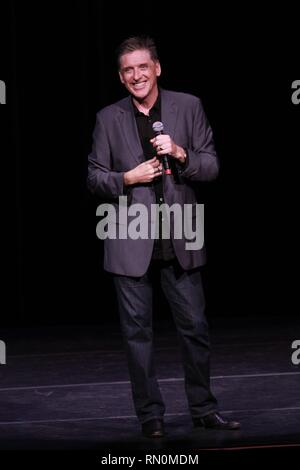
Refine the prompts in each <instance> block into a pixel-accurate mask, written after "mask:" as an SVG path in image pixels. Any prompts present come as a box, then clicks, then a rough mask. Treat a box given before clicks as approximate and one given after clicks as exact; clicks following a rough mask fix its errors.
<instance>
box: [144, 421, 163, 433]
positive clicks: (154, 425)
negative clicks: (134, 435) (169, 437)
mask: <svg viewBox="0 0 300 470" xmlns="http://www.w3.org/2000/svg"><path fill="white" fill-rule="evenodd" d="M142 433H143V435H144V436H146V437H163V436H164V435H165V430H164V423H163V420H162V419H151V420H150V421H146V422H145V423H142Z"/></svg>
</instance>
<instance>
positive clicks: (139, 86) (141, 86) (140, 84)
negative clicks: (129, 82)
mask: <svg viewBox="0 0 300 470" xmlns="http://www.w3.org/2000/svg"><path fill="white" fill-rule="evenodd" d="M145 84H146V83H145V82H143V83H135V84H134V85H133V86H134V88H137V89H139V88H144V86H145Z"/></svg>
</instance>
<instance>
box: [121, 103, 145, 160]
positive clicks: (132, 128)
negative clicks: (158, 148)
mask: <svg viewBox="0 0 300 470" xmlns="http://www.w3.org/2000/svg"><path fill="white" fill-rule="evenodd" d="M120 125H121V128H122V131H123V134H124V139H125V140H126V142H127V144H128V147H129V150H130V152H131V154H132V156H133V157H134V159H135V160H136V161H137V163H142V162H143V161H144V157H143V148H142V145H141V141H140V137H139V133H138V129H137V125H136V120H135V117H134V111H133V105H132V103H131V98H130V97H129V98H128V99H127V101H126V106H124V108H122V110H121V113H120Z"/></svg>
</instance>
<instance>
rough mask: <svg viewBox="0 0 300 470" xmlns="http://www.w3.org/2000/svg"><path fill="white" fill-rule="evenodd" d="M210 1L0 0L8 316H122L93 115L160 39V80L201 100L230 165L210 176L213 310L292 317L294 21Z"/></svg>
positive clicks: (57, 319) (71, 319)
mask: <svg viewBox="0 0 300 470" xmlns="http://www.w3.org/2000/svg"><path fill="white" fill-rule="evenodd" d="M205 5H206V2H198V4H197V10H196V2H183V3H181V4H180V5H178V6H174V5H172V3H164V5H163V6H162V5H158V4H157V3H155V2H153V3H146V2H135V3H125V4H123V5H122V6H121V5H120V4H119V2H101V1H69V0H68V1H64V2H47V1H46V2H39V3H38V2H34V3H33V2H16V1H15V2H7V3H6V5H5V6H3V8H2V12H3V13H4V15H3V20H2V21H3V28H2V32H1V57H2V61H1V63H2V65H1V70H0V71H1V76H0V79H2V80H5V81H6V84H7V105H6V106H1V107H0V108H1V118H3V117H4V118H5V120H6V123H8V129H7V130H6V131H5V132H4V133H3V138H2V144H3V143H4V144H6V150H5V151H4V152H2V163H3V168H5V170H4V172H3V174H2V180H3V184H2V185H1V186H2V187H4V188H5V190H4V195H3V198H2V200H3V203H4V204H3V206H4V209H7V210H4V212H5V213H6V212H7V213H8V222H7V223H6V222H5V223H4V225H3V227H4V228H3V229H2V232H3V233H4V234H8V239H9V243H4V244H3V245H2V246H3V256H4V255H8V263H7V266H6V264H5V265H3V266H5V267H4V268H3V271H4V278H5V280H6V281H11V282H9V283H8V284H9V285H10V286H12V288H9V287H5V289H4V290H5V293H6V294H7V295H8V303H7V304H6V306H5V312H6V314H5V315H3V322H4V325H8V326H14V325H17V326H22V325H25V326H30V325H56V324H89V323H96V324H101V323H103V322H114V321H116V319H117V314H116V308H115V307H116V305H115V296H114V293H113V290H112V288H111V283H110V279H109V276H108V275H107V274H106V273H104V272H103V270H102V268H101V263H102V243H101V242H100V241H99V240H97V238H96V234H95V227H96V222H97V219H96V216H95V209H96V203H97V202H96V201H95V200H94V199H93V197H92V196H90V195H89V194H88V192H87V190H86V183H85V179H86V171H87V155H88V153H89V152H90V150H91V143H92V131H93V127H94V123H95V114H96V112H97V111H98V110H99V109H100V108H101V107H102V106H104V105H107V104H110V103H111V102H113V101H115V100H117V99H119V98H121V97H123V96H124V90H123V89H122V86H121V84H119V80H118V75H117V69H116V66H115V59H114V51H115V48H116V46H117V45H118V44H119V42H120V41H122V40H123V39H124V38H126V37H127V36H130V35H134V34H139V33H147V34H150V35H152V36H153V37H154V39H155V40H156V42H157V46H158V50H159V54H160V59H161V64H162V71H163V73H162V77H161V85H162V86H164V87H165V88H168V89H172V90H176V91H185V92H189V93H192V94H195V95H197V96H199V97H201V99H202V101H203V104H204V107H205V110H206V113H207V116H208V118H209V121H210V123H211V126H212V128H213V131H214V136H215V143H216V148H217V151H218V154H219V157H220V161H221V173H220V177H219V178H218V180H217V181H215V182H213V183H210V184H209V185H207V184H205V185H203V187H202V188H201V199H202V200H201V201H200V202H204V203H205V211H206V212H205V217H206V220H205V223H206V244H207V249H208V264H207V266H206V267H205V268H204V269H203V277H204V283H205V288H206V295H207V309H208V313H209V315H211V316H226V315H230V316H232V315H238V316H245V315H250V316H251V315H253V316H255V315H262V316H267V315H273V314H283V315H296V312H297V309H298V307H299V305H298V296H297V293H298V292H297V291H298V282H297V279H298V266H299V263H298V261H299V260H298V243H297V234H296V226H297V225H298V220H297V218H298V203H297V182H298V181H297V180H298V178H297V176H298V175H297V166H298V165H297V160H298V157H299V138H298V133H299V112H300V105H299V106H298V107H297V106H295V105H293V104H292V102H291V93H292V91H291V83H292V82H293V81H294V80H295V79H297V78H299V75H298V72H299V70H296V68H297V62H298V60H297V57H298V54H297V41H296V32H297V25H296V14H295V13H294V12H293V11H288V12H286V13H284V12H283V11H282V8H281V9H280V11H276V10H275V7H274V6H273V7H272V10H270V11H268V12H265V13H264V12H263V11H262V10H261V8H259V7H257V8H256V9H255V8H253V7H252V8H251V9H249V8H247V7H245V6H244V7H243V8H241V7H240V8H237V7H235V8H233V7H232V8H230V7H228V6H226V8H221V7H220V6H217V4H215V5H214V6H211V10H208V8H207V7H206V6H205ZM6 19H7V21H6ZM298 52H299V51H298ZM3 64H4V65H3ZM3 129H4V127H3ZM5 139H6V140H5ZM6 167H7V169H6ZM14 169H16V172H15V171H13V170H14ZM14 174H16V178H15V177H13V178H12V175H14ZM15 194H16V198H15ZM8 208H9V209H8ZM15 254H17V256H16V255H15ZM295 271H296V272H295ZM16 273H17V274H16ZM4 285H5V286H6V283H5V284H4V283H3V286H4ZM156 306H157V309H156V313H155V314H156V315H159V316H161V317H164V316H168V315H169V313H168V311H167V310H166V309H165V306H166V304H165V301H164V299H162V298H161V297H160V296H158V297H157V298H156Z"/></svg>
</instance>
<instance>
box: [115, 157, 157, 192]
mask: <svg viewBox="0 0 300 470" xmlns="http://www.w3.org/2000/svg"><path fill="white" fill-rule="evenodd" d="M161 174H162V164H161V162H160V161H159V160H158V159H157V158H156V157H154V158H151V160H146V161H145V162H143V163H140V164H139V165H138V166H136V167H135V168H133V170H129V171H126V173H124V176H123V178H124V185H125V186H129V185H131V184H136V183H151V181H153V180H154V178H156V177H157V176H161Z"/></svg>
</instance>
